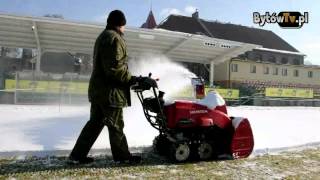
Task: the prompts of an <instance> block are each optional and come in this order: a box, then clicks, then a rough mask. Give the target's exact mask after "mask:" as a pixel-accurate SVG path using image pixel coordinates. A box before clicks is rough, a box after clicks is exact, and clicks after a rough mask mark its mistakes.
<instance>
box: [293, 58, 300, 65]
mask: <svg viewBox="0 0 320 180" xmlns="http://www.w3.org/2000/svg"><path fill="white" fill-rule="evenodd" d="M292 63H293V64H294V65H299V64H300V60H299V59H297V58H295V59H293V60H292Z"/></svg>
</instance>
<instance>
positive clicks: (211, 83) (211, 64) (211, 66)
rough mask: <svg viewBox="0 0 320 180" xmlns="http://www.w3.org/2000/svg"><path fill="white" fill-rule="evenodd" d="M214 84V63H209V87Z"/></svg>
mask: <svg viewBox="0 0 320 180" xmlns="http://www.w3.org/2000/svg"><path fill="white" fill-rule="evenodd" d="M213 82H214V61H213V60H211V61H210V86H211V87H213Z"/></svg>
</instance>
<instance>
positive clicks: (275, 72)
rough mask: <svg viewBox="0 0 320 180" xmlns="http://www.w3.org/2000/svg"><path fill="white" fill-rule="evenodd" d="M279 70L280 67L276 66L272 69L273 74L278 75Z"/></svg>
mask: <svg viewBox="0 0 320 180" xmlns="http://www.w3.org/2000/svg"><path fill="white" fill-rule="evenodd" d="M278 71H279V68H277V67H274V68H273V71H272V74H273V75H278Z"/></svg>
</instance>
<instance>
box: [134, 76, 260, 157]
mask: <svg viewBox="0 0 320 180" xmlns="http://www.w3.org/2000/svg"><path fill="white" fill-rule="evenodd" d="M198 88H199V87H197V89H198ZM132 89H133V90H134V91H135V92H136V94H137V96H138V98H139V100H140V102H141V104H142V107H143V112H144V114H145V117H146V118H147V120H148V122H149V123H150V124H151V126H152V127H154V128H155V129H157V130H158V131H159V135H158V136H157V137H156V138H155V139H154V142H153V148H154V150H155V151H156V152H157V153H158V154H160V155H166V156H168V157H169V158H171V159H172V160H174V161H177V162H183V161H187V160H190V159H200V160H209V159H221V158H223V159H238V158H245V157H248V156H249V155H250V154H251V152H252V150H253V145H254V141H253V134H252V130H251V126H250V123H249V121H248V119H247V118H243V117H232V116H228V113H227V108H226V104H225V101H224V100H223V98H222V97H221V96H220V95H219V94H218V93H217V92H209V93H208V94H207V95H206V96H205V97H204V98H203V99H201V100H197V101H186V100H175V101H174V102H172V103H165V102H164V99H163V96H164V94H165V93H164V92H162V91H159V90H158V87H157V83H156V80H154V79H152V78H151V73H150V74H149V77H143V78H141V81H140V82H139V83H137V84H136V85H135V86H133V87H132ZM147 91H149V92H152V93H151V94H152V95H151V97H145V96H146V93H145V92H147ZM197 91H199V90H197ZM200 92H202V91H201V90H200ZM149 94H150V93H149Z"/></svg>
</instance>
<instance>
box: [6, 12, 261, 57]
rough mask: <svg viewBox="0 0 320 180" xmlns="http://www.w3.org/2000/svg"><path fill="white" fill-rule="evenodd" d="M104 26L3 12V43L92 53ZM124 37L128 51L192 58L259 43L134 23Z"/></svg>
mask: <svg viewBox="0 0 320 180" xmlns="http://www.w3.org/2000/svg"><path fill="white" fill-rule="evenodd" d="M103 29H104V25H102V24H93V23H83V22H73V21H67V20H64V19H57V18H45V17H28V16H16V15H7V14H0V46H5V47H21V48H35V49H37V48H41V50H42V52H44V51H54V52H57V51H58V52H60V51H61V52H66V51H67V52H77V53H87V54H92V51H93V45H94V42H95V39H96V38H97V36H98V34H99V33H100V32H101V31H102V30H103ZM125 39H126V42H127V45H128V50H129V53H133V54H141V53H161V54H165V55H167V56H169V57H172V58H174V59H178V60H179V59H180V60H185V61H192V62H199V61H200V62H209V61H210V60H213V59H215V58H217V57H221V56H223V55H225V56H229V57H231V56H237V55H238V54H239V53H243V52H245V51H247V50H251V49H252V48H256V47H259V46H258V45H254V44H247V43H241V42H236V41H228V40H222V39H216V38H210V37H207V36H203V35H193V34H188V33H181V32H173V31H167V30H161V29H153V30H151V29H143V28H133V27H127V28H126V32H125ZM129 55H130V54H129Z"/></svg>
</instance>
